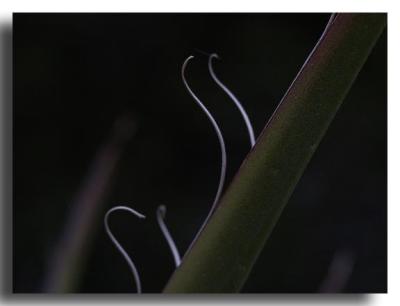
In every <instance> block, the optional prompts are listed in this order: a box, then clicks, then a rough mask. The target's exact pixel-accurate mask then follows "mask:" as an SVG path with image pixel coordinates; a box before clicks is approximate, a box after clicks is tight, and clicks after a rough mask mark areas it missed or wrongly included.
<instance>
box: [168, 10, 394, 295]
mask: <svg viewBox="0 0 400 306" xmlns="http://www.w3.org/2000/svg"><path fill="white" fill-rule="evenodd" d="M385 24H386V14H337V15H336V16H335V17H334V19H333V20H331V22H330V23H329V25H328V27H327V29H326V31H325V33H324V34H323V36H322V37H321V39H320V40H319V42H318V43H317V45H316V47H315V48H314V50H313V51H312V53H311V55H310V57H309V58H308V59H307V61H306V63H305V64H304V66H303V67H302V69H301V70H300V72H299V74H298V75H297V77H296V78H295V80H294V82H293V83H292V85H291V86H290V88H289V90H288V91H287V93H286V94H285V96H284V97H283V99H282V101H281V103H280V104H279V106H278V108H277V110H276V111H275V113H274V114H273V116H272V118H271V119H270V121H269V122H268V124H267V125H266V127H265V128H264V131H263V132H262V134H261V136H260V137H259V138H258V141H257V144H256V146H255V147H254V149H253V150H252V151H251V152H250V154H249V155H248V157H247V158H246V160H245V161H244V162H243V164H242V166H241V168H240V170H239V172H238V174H237V175H236V177H235V178H234V180H233V182H232V184H231V185H230V187H229V188H228V190H227V192H226V194H225V195H224V197H223V198H222V200H221V202H220V204H219V207H218V209H217V210H216V212H215V214H214V215H213V217H212V218H211V219H210V221H209V223H208V224H207V226H206V228H205V229H204V231H203V232H202V234H201V235H200V237H199V239H198V240H197V241H196V243H195V245H194V247H193V248H192V249H191V251H190V252H189V253H188V254H187V256H186V257H185V258H184V261H183V263H182V265H181V266H180V267H179V268H178V269H177V270H176V271H175V273H174V274H173V276H172V277H171V279H170V281H169V283H168V284H167V286H166V288H165V292H166V293H200V292H203V293H227V292H237V291H239V290H240V289H241V287H242V285H243V284H244V282H245V280H246V278H247V276H248V274H249V273H250V270H251V268H252V266H253V264H254V262H255V260H256V259H257V256H258V254H259V253H260V251H261V250H262V248H263V246H264V244H265V242H266V240H267V238H268V237H269V235H270V234H271V231H272V229H273V227H274V225H275V224H276V222H277V220H278V218H279V216H280V214H281V212H282V210H283V208H284V206H285V205H286V203H287V201H288V199H289V197H290V195H291V194H292V191H293V189H294V187H295V186H296V184H297V182H298V180H299V179H300V177H301V175H302V173H303V171H304V169H305V167H306V166H307V163H308V162H309V160H310V159H311V157H312V155H313V153H314V151H315V149H316V148H317V146H318V144H319V142H320V140H321V138H322V137H323V135H324V133H325V131H326V129H327V128H328V126H329V124H330V122H331V121H332V119H333V117H334V115H335V113H336V111H337V109H338V108H339V106H340V104H341V103H342V101H343V99H344V97H345V95H346V93H347V92H348V90H349V89H350V87H351V85H352V83H353V81H354V80H355V78H356V76H357V74H358V72H359V71H360V69H361V67H362V66H363V64H364V62H365V61H366V59H367V57H368V54H369V53H370V51H371V49H372V47H373V46H374V44H375V42H376V40H377V39H378V37H379V35H380V34H381V32H382V30H383V28H384V26H385Z"/></svg>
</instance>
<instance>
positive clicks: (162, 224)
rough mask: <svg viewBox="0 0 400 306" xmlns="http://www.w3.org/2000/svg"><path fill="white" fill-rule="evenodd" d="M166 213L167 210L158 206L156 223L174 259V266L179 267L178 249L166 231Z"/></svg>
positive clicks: (162, 206) (179, 256)
mask: <svg viewBox="0 0 400 306" xmlns="http://www.w3.org/2000/svg"><path fill="white" fill-rule="evenodd" d="M166 212H167V208H166V207H165V206H164V205H160V206H158V208H157V213H156V215H157V222H158V225H159V226H160V229H161V232H162V233H163V235H164V238H165V240H166V241H167V243H168V246H169V248H170V250H171V253H172V256H173V257H174V261H175V266H176V267H179V265H180V264H181V255H180V254H179V251H178V248H177V247H176V244H175V242H174V240H173V239H172V236H171V234H170V232H169V231H168V228H167V226H166V224H165V222H164V219H165V214H166Z"/></svg>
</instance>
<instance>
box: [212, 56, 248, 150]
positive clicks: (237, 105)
mask: <svg viewBox="0 0 400 306" xmlns="http://www.w3.org/2000/svg"><path fill="white" fill-rule="evenodd" d="M214 58H217V59H219V56H218V54H216V53H213V54H211V55H210V57H209V58H208V70H209V72H210V75H211V77H212V78H213V80H214V81H215V83H217V85H218V86H219V87H221V89H222V90H223V91H224V92H225V93H226V94H227V95H228V96H229V98H231V99H232V101H233V102H234V103H235V105H236V107H237V108H238V109H239V111H240V113H241V114H242V117H243V120H244V122H245V124H246V127H247V131H248V133H249V138H250V144H251V147H253V146H254V144H255V143H256V140H255V137H254V130H253V126H252V125H251V122H250V119H249V116H248V115H247V113H246V111H245V109H244V108H243V106H242V104H241V103H240V101H239V100H238V99H237V98H236V97H235V95H234V94H233V93H232V92H231V91H230V90H229V89H228V87H226V86H225V85H224V84H223V83H222V82H221V81H220V80H219V79H218V78H217V76H216V75H215V72H214V69H213V66H212V61H213V59H214Z"/></svg>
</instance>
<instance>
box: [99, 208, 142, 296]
mask: <svg viewBox="0 0 400 306" xmlns="http://www.w3.org/2000/svg"><path fill="white" fill-rule="evenodd" d="M117 210H123V211H128V212H130V213H131V214H133V215H135V216H136V217H138V218H140V219H144V218H146V217H145V216H144V215H142V214H141V213H139V212H137V211H136V210H134V209H132V208H129V207H126V206H115V207H113V208H111V209H110V210H108V211H107V213H106V215H105V216H104V227H105V229H106V232H107V235H108V236H109V237H110V239H111V241H112V242H113V243H114V245H115V246H116V248H117V249H118V251H119V252H120V253H121V254H122V256H123V257H124V258H125V261H126V262H127V263H128V265H129V268H130V269H131V271H132V274H133V277H134V279H135V284H136V289H137V292H138V293H142V285H141V283H140V277H139V273H138V271H137V269H136V266H135V264H134V263H133V261H132V259H131V258H130V256H129V255H128V254H127V253H126V251H125V250H124V248H123V247H122V246H121V244H120V243H119V242H118V240H117V239H116V238H115V236H114V235H113V234H112V233H111V230H110V227H109V225H108V217H109V216H110V214H111V213H112V212H114V211H117Z"/></svg>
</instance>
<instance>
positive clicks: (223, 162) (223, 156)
mask: <svg viewBox="0 0 400 306" xmlns="http://www.w3.org/2000/svg"><path fill="white" fill-rule="evenodd" d="M192 58H193V56H192V55H191V56H189V57H188V58H187V59H186V60H185V61H184V63H183V65H182V70H181V75H182V80H183V83H184V85H185V87H186V89H187V91H188V92H189V94H190V95H191V96H192V98H193V99H194V100H195V102H196V103H197V104H198V105H199V106H200V108H201V109H202V110H203V112H204V113H205V114H206V115H207V117H208V119H209V120H210V122H211V124H212V126H213V127H214V130H215V132H216V134H217V137H218V141H219V145H220V148H221V171H220V176H219V184H218V189H217V193H216V195H215V198H214V202H213V204H212V206H211V209H210V211H209V213H208V215H207V217H206V219H205V220H204V222H203V224H202V225H201V227H200V229H199V231H198V232H197V234H196V236H195V238H194V239H193V241H192V243H191V244H190V246H189V248H188V250H187V251H186V254H187V253H188V252H189V250H190V249H191V248H192V246H193V244H194V242H195V241H196V240H197V238H198V237H199V235H200V233H201V232H202V231H203V229H204V227H205V226H206V224H207V222H208V220H209V219H210V217H211V216H212V214H213V212H214V210H215V208H216V206H217V203H218V201H219V198H220V197H221V193H222V188H223V186H224V182H225V175H226V149H225V142H224V138H223V137H222V133H221V129H220V128H219V126H218V124H217V122H216V121H215V119H214V117H213V116H212V115H211V113H210V112H209V111H208V109H207V108H206V107H205V106H204V104H203V103H202V102H201V101H200V99H199V98H198V97H197V96H196V95H195V94H194V92H193V91H192V89H191V88H190V87H189V84H188V83H187V81H186V77H185V69H186V66H187V64H188V63H189V61H190V60H191V59H192Z"/></svg>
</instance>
